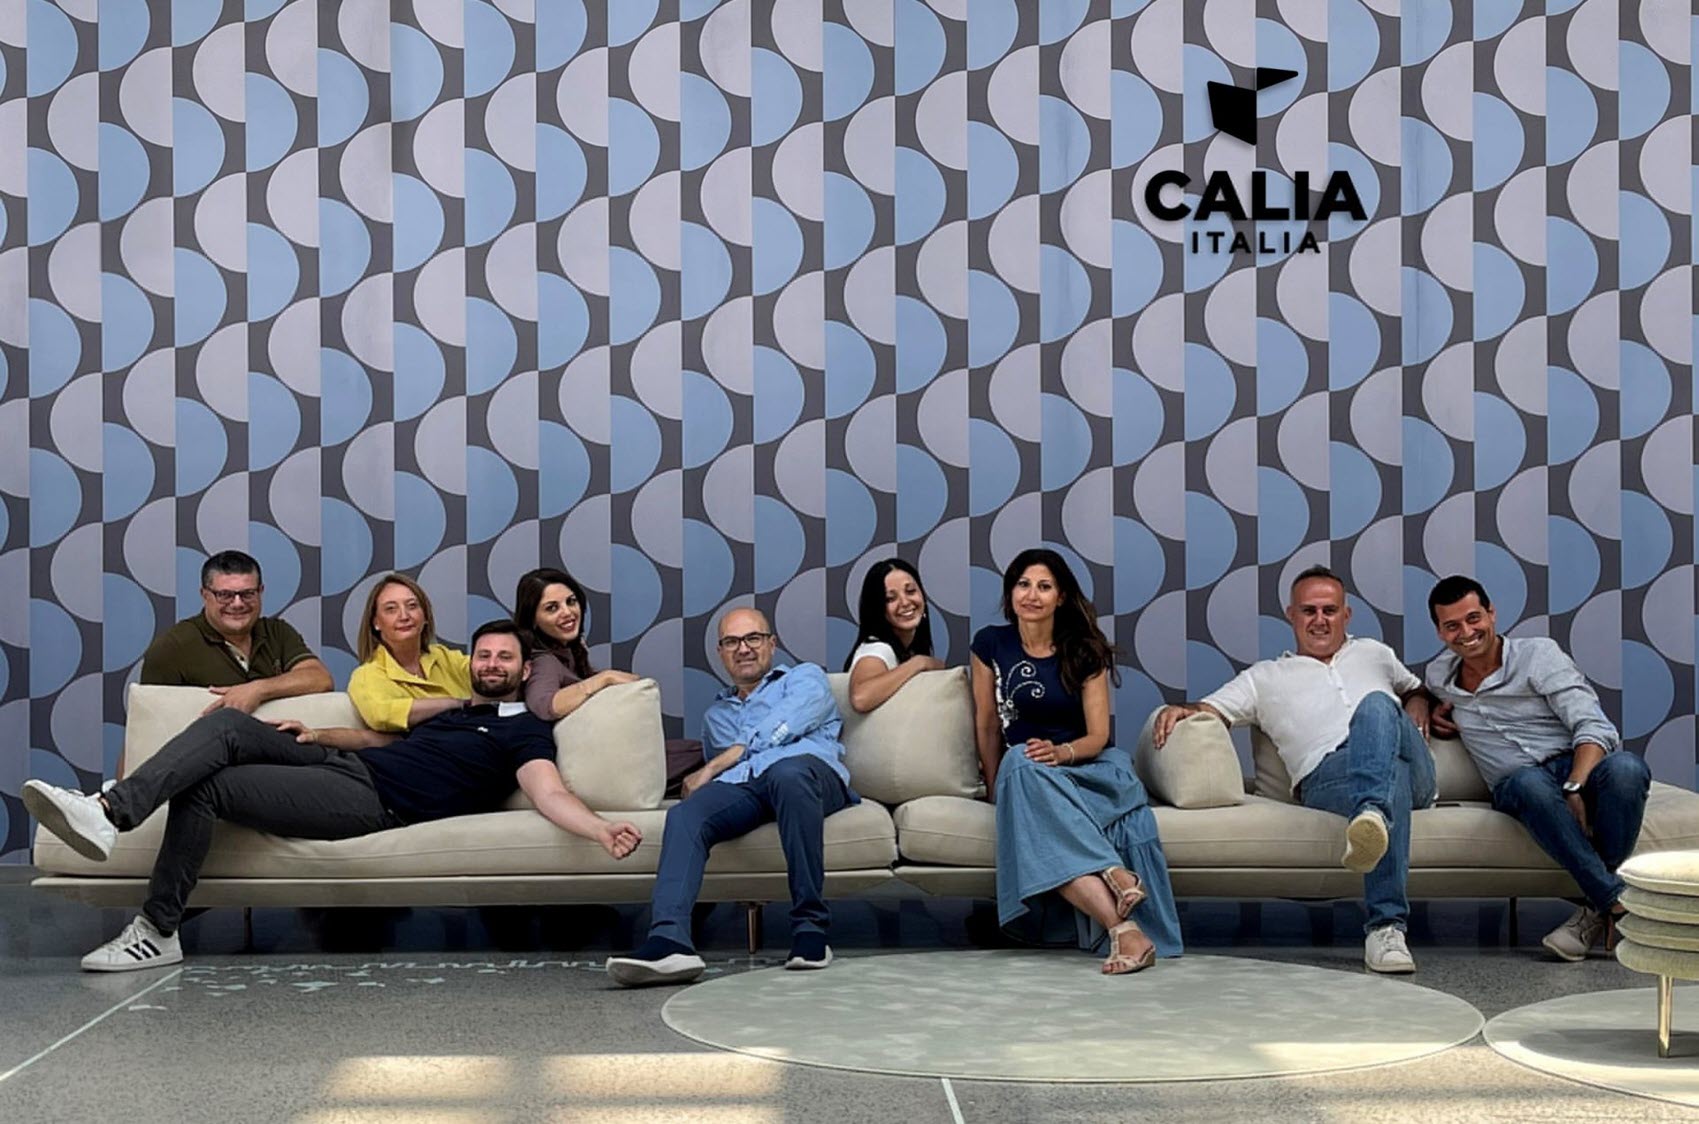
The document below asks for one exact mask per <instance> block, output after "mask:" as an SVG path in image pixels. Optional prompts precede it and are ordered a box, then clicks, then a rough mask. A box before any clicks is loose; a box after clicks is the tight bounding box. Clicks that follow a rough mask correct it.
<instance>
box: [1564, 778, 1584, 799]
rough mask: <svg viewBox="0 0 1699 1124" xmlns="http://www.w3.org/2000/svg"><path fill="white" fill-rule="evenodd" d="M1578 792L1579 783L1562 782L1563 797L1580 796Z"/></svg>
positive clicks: (1579, 790) (1579, 788) (1579, 789)
mask: <svg viewBox="0 0 1699 1124" xmlns="http://www.w3.org/2000/svg"><path fill="white" fill-rule="evenodd" d="M1580 792H1581V782H1580V781H1564V782H1563V794H1564V795H1565V796H1577V795H1579V794H1580Z"/></svg>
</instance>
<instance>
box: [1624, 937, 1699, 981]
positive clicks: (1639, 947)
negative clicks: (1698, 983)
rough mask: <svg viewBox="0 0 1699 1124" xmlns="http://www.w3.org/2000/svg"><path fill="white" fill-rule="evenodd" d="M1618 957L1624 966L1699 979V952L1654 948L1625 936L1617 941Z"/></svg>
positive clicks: (1658, 973)
mask: <svg viewBox="0 0 1699 1124" xmlns="http://www.w3.org/2000/svg"><path fill="white" fill-rule="evenodd" d="M1616 959H1617V962H1618V963H1619V964H1621V965H1622V966H1623V967H1624V968H1632V969H1633V970H1634V971H1636V972H1646V973H1648V974H1650V975H1654V976H1669V977H1671V978H1673V979H1678V980H1695V979H1699V952H1681V951H1678V950H1676V949H1669V948H1653V947H1651V946H1650V945H1643V944H1641V943H1640V942H1639V941H1636V940H1631V939H1628V938H1626V937H1625V938H1624V939H1622V940H1621V941H1619V942H1617V946H1616Z"/></svg>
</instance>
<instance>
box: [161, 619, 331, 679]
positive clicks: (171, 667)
mask: <svg viewBox="0 0 1699 1124" xmlns="http://www.w3.org/2000/svg"><path fill="white" fill-rule="evenodd" d="M251 644H252V646H251V648H250V649H249V652H248V666H247V667H243V666H242V662H241V661H240V660H239V659H238V658H237V656H236V653H235V652H234V651H233V650H232V649H231V647H230V646H229V645H228V644H226V643H225V642H224V637H223V636H222V635H220V634H219V631H218V630H217V629H216V628H214V627H212V623H211V622H210V621H208V620H207V619H206V614H204V613H196V614H195V615H194V616H192V617H190V618H188V619H187V620H181V621H178V622H177V623H176V624H174V625H172V626H171V627H170V628H168V629H166V630H165V631H164V632H162V633H160V634H159V635H158V636H156V637H154V641H153V643H152V644H150V645H148V650H147V654H146V655H144V656H143V657H142V678H141V681H142V682H143V683H159V684H166V685H168V686H173V687H184V686H186V687H236V686H240V685H241V684H243V683H250V682H252V681H254V680H255V679H270V678H271V677H272V676H274V675H282V674H283V673H284V672H286V671H288V670H289V669H290V668H292V667H294V666H295V665H296V664H298V663H300V662H301V661H302V660H310V659H316V658H317V657H316V656H315V655H314V654H313V650H312V649H311V648H309V647H307V642H306V641H305V640H303V639H301V634H300V633H299V632H296V631H295V628H294V626H293V625H291V624H289V622H287V621H284V620H280V619H279V618H277V617H261V618H260V619H259V620H257V621H255V622H254V631H253V636H252V641H251Z"/></svg>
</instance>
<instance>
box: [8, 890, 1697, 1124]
mask: <svg viewBox="0 0 1699 1124" xmlns="http://www.w3.org/2000/svg"><path fill="white" fill-rule="evenodd" d="M28 877H29V872H28V871H25V870H17V869H8V870H5V871H0V1121H7V1122H9V1124H10V1122H34V1121H90V1122H99V1121H107V1120H112V1121H132V1122H133V1121H140V1122H151V1121H202V1120H205V1121H219V1122H225V1121H233V1120H241V1121H290V1122H303V1124H306V1122H311V1124H319V1122H330V1121H350V1122H360V1124H363V1122H365V1121H380V1120H381V1121H397V1122H405V1124H422V1122H425V1121H432V1122H434V1121H456V1122H468V1124H470V1122H479V1124H482V1122H498V1121H499V1122H508V1121H512V1122H522V1121H549V1122H564V1121H579V1120H585V1121H588V1120H601V1121H618V1122H621V1124H625V1122H638V1121H646V1120H667V1121H709V1122H718V1121H728V1122H729V1121H738V1122H743V1121H749V1122H753V1124H761V1122H767V1121H792V1120H832V1121H862V1120H902V1121H913V1122H930V1121H937V1122H940V1124H952V1122H954V1121H958V1120H959V1121H962V1122H964V1124H979V1122H982V1121H1032V1120H1069V1121H1074V1120H1079V1121H1104V1122H1108V1121H1124V1120H1129V1119H1133V1120H1159V1121H1169V1120H1174V1121H1200V1122H1201V1121H1210V1122H1215V1121H1221V1120H1240V1121H1250V1120H1280V1121H1282V1124H1292V1122H1298V1121H1358V1120H1364V1119H1370V1118H1372V1119H1375V1120H1377V1121H1481V1120H1486V1121H1501V1120H1502V1121H1512V1120H1515V1121H1522V1120H1530V1121H1556V1120H1613V1121H1614V1120H1620V1119H1636V1120H1646V1121H1666V1120H1667V1121H1699V1109H1690V1108H1685V1107H1682V1106H1680V1105H1675V1104H1669V1103H1665V1102H1658V1101H1652V1100H1646V1099H1641V1098H1635V1097H1631V1096H1627V1095H1625V1094H1620V1093H1613V1092H1609V1091H1606V1090H1601V1089H1597V1088H1592V1087H1589V1086H1585V1085H1581V1084H1577V1083H1573V1082H1569V1081H1565V1080H1562V1079H1559V1078H1555V1077H1552V1076H1549V1075H1547V1074H1542V1073H1539V1072H1536V1071H1534V1070H1531V1069H1526V1068H1524V1067H1522V1066H1518V1065H1516V1064H1514V1063H1512V1062H1510V1061H1507V1060H1506V1059H1504V1058H1502V1057H1500V1056H1499V1055H1498V1054H1496V1053H1494V1052H1493V1050H1492V1049H1491V1048H1490V1047H1488V1046H1487V1045H1486V1044H1485V1043H1483V1042H1482V1041H1481V1040H1480V1039H1479V1038H1476V1039H1474V1040H1473V1041H1470V1042H1467V1043H1465V1044H1463V1045H1461V1046H1458V1047H1455V1048H1453V1049H1451V1050H1447V1051H1445V1052H1443V1053H1441V1054H1437V1055H1433V1056H1430V1057H1427V1058H1423V1059H1420V1060H1416V1061H1411V1062H1406V1063H1401V1064H1397V1065H1390V1066H1382V1067H1378V1068H1373V1069H1366V1070H1355V1071H1350V1072H1342V1073H1331V1074H1321V1075H1314V1076H1298V1077H1281V1078H1270V1079H1245V1080H1235V1081H1209V1082H1190V1083H1175V1084H1144V1085H1049V1084H1014V1083H1004V1082H992V1081H965V1080H964V1081H954V1082H949V1081H940V1080H938V1079H935V1078H919V1077H888V1076H877V1075H872V1074H864V1073H855V1072H845V1071H837V1070H829V1069H819V1068H814V1067H808V1066H794V1065H783V1064H779V1063H772V1062H765V1061H761V1060H759V1059H754V1058H748V1057H744V1056H741V1055H734V1054H726V1053H721V1052H718V1051H712V1050H708V1049H706V1048H705V1047H702V1046H699V1045H697V1044H696V1043H694V1042H692V1041H690V1040H688V1039H686V1038H683V1037H682V1036H680V1035H678V1034H675V1033H674V1032H673V1031H671V1030H669V1029H668V1028H667V1027H666V1026H665V1025H664V1023H663V1022H662V1019H661V1013H660V1012H661V1007H662V1005H663V1004H664V1003H665V1002H666V1000H667V999H668V998H669V997H670V995H671V992H670V991H669V990H667V989H659V990H650V991H639V992H627V991H621V990H618V989H615V988H613V987H612V986H611V985H610V984H609V982H608V981H607V979H606V977H605V976H604V975H603V974H602V972H601V971H600V964H601V960H602V958H603V957H604V956H606V955H607V953H608V952H609V951H610V950H623V949H625V948H628V947H630V945H631V943H632V937H633V934H634V933H635V932H640V931H641V925H642V923H643V921H644V919H645V916H646V910H643V909H641V908H620V909H617V910H616V909H611V908H590V909H571V908H560V909H537V910H526V909H502V910H411V911H348V910H343V911H305V910H257V911H255V913H254V941H253V945H252V947H251V948H249V947H246V946H245V943H244V932H243V925H242V915H241V913H240V912H239V911H235V910H215V911H212V912H209V913H207V914H205V915H203V916H201V917H199V918H197V919H196V920H194V921H193V922H191V923H190V924H189V925H188V926H186V927H185V930H184V938H185V939H184V946H185V952H186V953H187V956H188V959H187V960H186V962H185V964H184V965H183V967H182V971H181V972H177V971H176V970H175V969H157V970H153V971H148V972H141V973H133V974H128V975H117V976H100V975H92V974H87V973H82V972H79V971H78V970H77V960H78V958H79V957H80V956H81V954H82V953H83V952H85V951H86V950H87V949H88V948H90V947H92V946H93V945H94V944H96V943H98V942H99V941H100V940H102V939H105V938H106V937H108V936H110V935H111V934H112V933H114V932H116V931H117V929H118V928H119V927H120V926H121V925H122V923H123V922H124V920H125V919H126V916H127V915H126V914H125V913H124V912H120V911H116V910H97V909H92V908H88V907H84V906H80V905H77V904H74V903H68V902H64V901H62V900H60V899H57V898H54V897H51V896H49V895H46V894H41V893H36V892H33V891H31V890H30V889H29V887H28V886H27V885H26V884H25V882H26V880H27V878H28ZM1568 908H1569V907H1567V906H1565V905H1564V904H1562V903H1559V902H1523V903H1522V905H1521V908H1520V920H1521V938H1522V945H1521V946H1520V947H1517V948H1510V947H1507V946H1506V945H1505V943H1504V931H1505V925H1504V922H1505V903H1503V902H1502V901H1499V902H1482V903H1473V902H1461V903H1434V904H1431V905H1427V906H1421V905H1419V906H1418V907H1417V909H1416V911H1415V914H1414V916H1413V918H1412V932H1411V945H1412V948H1413V950H1414V952H1415V954H1416V957H1417V961H1418V964H1419V969H1420V970H1419V972H1418V973H1417V975H1416V977H1415V982H1417V983H1420V984H1421V985H1423V986H1425V987H1429V988H1434V989H1436V990H1439V991H1443V992H1446V993H1448V994H1451V995H1455V996H1458V997H1460V998H1462V999H1464V1000H1466V1001H1467V1002H1469V1003H1471V1004H1473V1005H1474V1006H1475V1007H1476V1008H1477V1009H1478V1010H1479V1011H1480V1012H1481V1014H1482V1015H1484V1016H1485V1017H1487V1018H1492V1017H1493V1016H1494V1015H1497V1014H1499V1013H1501V1012H1503V1011H1506V1010H1510V1009H1512V1008H1515V1007H1519V1006H1522V1005H1524V1004H1528V1003H1533V1002H1537V1001H1540V1000H1544V999H1549V998H1551V997H1553V996H1558V995H1569V994H1580V993H1585V992H1592V991H1610V990H1615V989H1621V988H1624V987H1634V986H1639V984H1640V983H1641V979H1640V977H1638V976H1636V975H1635V974H1633V973H1629V972H1627V971H1626V970H1624V969H1622V968H1621V967H1619V966H1618V965H1617V964H1616V963H1615V962H1614V961H1613V960H1610V959H1607V958H1604V957H1596V958H1594V959H1592V960H1589V961H1588V962H1586V963H1583V964H1576V965H1568V964H1561V963H1557V962H1555V961H1553V960H1551V959H1549V958H1547V957H1546V956H1545V955H1544V953H1543V951H1542V950H1540V949H1539V947H1538V943H1537V942H1538V937H1539V934H1541V933H1543V932H1544V931H1546V929H1548V928H1550V927H1551V926H1552V925H1555V924H1557V922H1559V921H1561V920H1562V919H1563V917H1564V916H1565V915H1566V914H1567V912H1568ZM1182 913H1183V921H1184V923H1185V926H1186V932H1187V936H1188V939H1189V941H1190V947H1191V949H1192V950H1193V951H1194V952H1204V953H1208V954H1209V955H1212V956H1234V957H1245V958H1249V959H1252V960H1272V961H1279V962H1282V963H1287V964H1301V965H1310V966H1314V967H1323V968H1335V969H1340V970H1344V971H1352V972H1355V971H1359V970H1360V967H1359V965H1360V958H1361V938H1360V936H1359V932H1360V925H1361V914H1360V911H1359V910H1358V908H1357V907H1356V906H1355V905H1353V904H1350V903H1334V904H1323V905H1305V904H1301V903H1293V902H1266V903H1251V904H1240V903H1232V902H1218V901H1188V902H1186V903H1184V904H1183V906H1182ZM742 920H743V919H742V914H741V912H740V911H738V910H736V909H734V908H732V907H719V908H717V909H715V910H713V911H712V912H711V913H709V914H708V915H707V916H706V917H705V918H703V919H702V925H701V933H700V936H701V939H702V944H703V947H704V948H705V950H707V951H708V953H709V958H710V962H711V967H712V971H713V972H714V973H715V974H722V973H731V972H741V971H747V970H749V968H751V967H762V966H768V965H770V964H771V963H774V962H775V961H776V960H777V958H778V957H780V956H781V955H782V953H783V951H784V950H783V947H782V944H780V945H778V946H777V947H774V946H771V945H770V947H769V948H768V949H767V950H765V953H764V955H763V956H761V957H758V958H756V959H754V960H751V959H750V958H749V957H747V956H744V955H742V954H741V949H742V944H743V939H742V938H743V925H742ZM985 920H986V919H985V915H984V912H983V911H982V910H975V909H974V908H973V907H971V906H970V904H969V903H966V902H959V901H948V902H938V901H920V900H899V899H896V898H890V899H876V900H873V901H864V902H852V903H842V904H840V905H839V906H838V907H837V916H836V920H835V924H834V931H833V944H834V947H835V948H836V949H837V951H838V952H839V954H840V955H843V956H863V955H872V954H876V953H878V952H880V951H888V950H893V949H931V948H972V947H979V946H980V942H979V941H976V938H980V940H981V941H982V940H983V938H984V936H985V932H986V928H987V926H986V924H985ZM783 923H784V918H783V911H782V909H777V908H770V909H769V911H768V916H767V924H768V932H769V934H770V936H771V939H772V941H774V942H779V941H782V937H780V936H772V935H773V934H782V932H783ZM1056 955H1059V956H1065V955H1070V954H1068V953H1057V954H1056ZM1156 971H1161V966H1160V965H1159V966H1158V968H1157V969H1156ZM1127 982H1128V983H1131V984H1134V985H1135V986H1136V984H1137V981H1136V980H1131V981H1127ZM150 989H151V990H150Z"/></svg>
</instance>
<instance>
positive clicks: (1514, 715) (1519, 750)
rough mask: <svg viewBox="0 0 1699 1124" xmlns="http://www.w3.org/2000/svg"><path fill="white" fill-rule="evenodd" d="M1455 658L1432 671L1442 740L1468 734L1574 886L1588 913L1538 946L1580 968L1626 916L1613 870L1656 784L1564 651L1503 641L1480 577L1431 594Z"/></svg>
mask: <svg viewBox="0 0 1699 1124" xmlns="http://www.w3.org/2000/svg"><path fill="white" fill-rule="evenodd" d="M1428 614H1429V616H1431V617H1432V618H1433V622H1434V627H1435V628H1436V629H1438V631H1439V638H1440V640H1441V641H1443V642H1444V643H1445V646H1446V647H1447V648H1449V649H1450V651H1448V652H1446V653H1445V654H1444V655H1441V656H1440V657H1439V658H1437V659H1435V660H1434V661H1433V662H1432V663H1431V664H1429V665H1428V676H1427V686H1428V690H1429V691H1431V692H1432V693H1433V695H1434V696H1435V697H1436V698H1437V699H1438V700H1439V703H1440V705H1439V707H1438V708H1437V709H1436V710H1435V711H1434V713H1433V718H1432V721H1433V729H1434V733H1436V734H1441V735H1446V736H1460V737H1461V738H1462V739H1463V748H1464V749H1466V750H1468V751H1469V756H1470V757H1471V758H1473V759H1474V761H1475V765H1476V767H1477V768H1479V769H1480V770H1481V776H1482V777H1483V778H1484V779H1485V780H1486V782H1487V784H1488V786H1489V787H1491V789H1492V794H1493V807H1494V808H1496V809H1498V810H1499V811H1501V812H1504V813H1506V814H1508V815H1512V816H1515V817H1516V818H1517V819H1518V820H1520V821H1521V823H1522V826H1523V827H1525V828H1527V829H1528V834H1529V835H1531V836H1533V838H1534V842H1536V843H1538V844H1539V845H1540V846H1541V848H1543V849H1544V850H1545V852H1546V854H1548V855H1550V856H1551V857H1552V858H1554V859H1556V860H1557V861H1558V862H1559V863H1560V864H1562V866H1563V868H1564V869H1565V870H1567V871H1569V873H1570V874H1572V875H1573V876H1574V877H1575V882H1576V884H1577V885H1578V886H1580V887H1581V892H1582V893H1584V894H1585V895H1586V896H1587V904H1586V905H1583V906H1581V907H1580V908H1578V909H1577V910H1576V911H1575V913H1574V914H1573V915H1571V916H1570V918H1569V920H1568V921H1565V922H1564V923H1563V924H1562V925H1559V926H1558V927H1557V928H1556V929H1553V930H1552V931H1551V932H1550V933H1548V934H1546V936H1545V939H1544V940H1543V941H1542V942H1541V943H1543V944H1544V945H1545V946H1546V948H1548V949H1550V950H1551V952H1552V953H1553V954H1554V955H1556V956H1557V957H1558V958H1559V959H1562V960H1570V961H1576V960H1582V959H1584V958H1585V957H1586V955H1587V950H1588V949H1590V948H1592V947H1593V945H1595V944H1597V943H1598V941H1599V938H1600V937H1601V936H1603V935H1604V932H1605V929H1606V922H1607V920H1608V919H1609V918H1611V917H1614V916H1616V915H1619V914H1621V913H1622V906H1621V905H1620V904H1618V902H1617V898H1618V897H1620V896H1621V894H1622V891H1623V882H1622V879H1620V878H1618V877H1617V876H1616V868H1617V866H1618V865H1620V864H1621V863H1622V861H1623V860H1624V859H1626V858H1627V857H1628V856H1629V854H1630V853H1631V852H1632V851H1633V850H1634V841H1635V840H1636V839H1637V838H1639V835H1640V820H1641V818H1642V816H1643V815H1644V814H1645V811H1646V794H1647V792H1648V791H1649V790H1650V787H1651V781H1652V774H1651V771H1650V770H1649V769H1648V768H1647V767H1646V762H1645V760H1644V759H1643V758H1641V757H1640V756H1639V755H1637V754H1633V753H1623V752H1621V750H1622V738H1621V736H1620V735H1618V733H1617V731H1616V727H1615V726H1613V725H1611V722H1610V719H1608V718H1606V717H1605V713H1604V711H1603V710H1602V709H1601V708H1600V707H1599V696H1598V695H1597V694H1596V693H1594V691H1593V688H1592V687H1591V686H1589V685H1588V683H1587V680H1586V678H1585V677H1584V676H1583V675H1582V674H1581V669H1580V668H1578V667H1576V666H1575V661H1574V660H1572V659H1570V658H1569V656H1568V655H1566V654H1565V653H1564V651H1563V649H1562V648H1559V647H1558V646H1557V643H1556V641H1553V640H1549V639H1547V638H1545V637H1543V636H1531V637H1527V638H1517V639H1513V638H1511V637H1508V636H1500V635H1499V634H1498V621H1497V617H1498V614H1497V613H1496V612H1495V611H1494V609H1493V607H1492V600H1491V599H1490V598H1489V597H1488V596H1487V591H1486V590H1485V589H1484V588H1483V587H1482V586H1481V584H1480V583H1479V582H1477V581H1475V580H1474V579H1473V578H1468V577H1464V576H1462V575H1460V574H1454V575H1452V576H1451V577H1449V578H1444V579H1442V580H1441V581H1440V582H1439V583H1438V584H1437V585H1435V586H1434V588H1433V592H1431V593H1429V594H1428Z"/></svg>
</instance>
